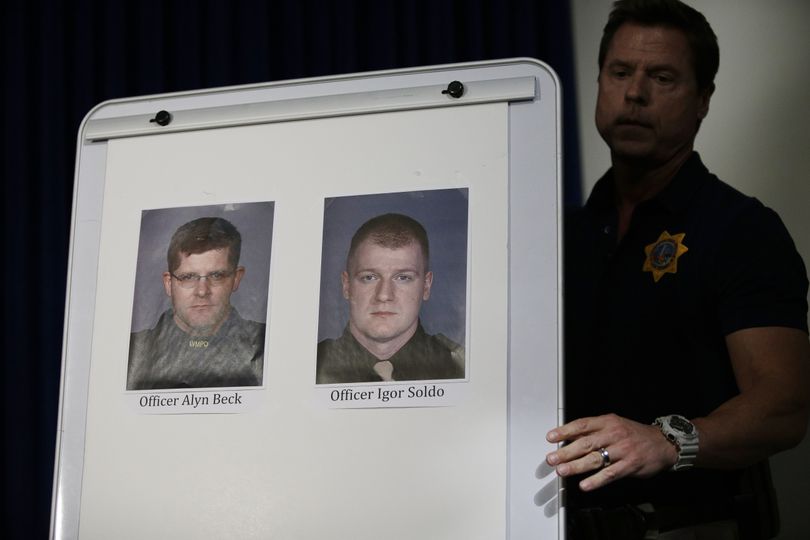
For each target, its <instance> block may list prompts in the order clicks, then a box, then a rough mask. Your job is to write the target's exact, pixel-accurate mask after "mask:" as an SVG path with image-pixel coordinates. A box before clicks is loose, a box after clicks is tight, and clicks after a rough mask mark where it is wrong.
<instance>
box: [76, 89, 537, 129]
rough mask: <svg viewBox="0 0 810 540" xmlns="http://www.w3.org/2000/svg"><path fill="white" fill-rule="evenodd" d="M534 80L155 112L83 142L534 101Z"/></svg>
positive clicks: (122, 120)
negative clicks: (358, 115) (339, 117)
mask: <svg viewBox="0 0 810 540" xmlns="http://www.w3.org/2000/svg"><path fill="white" fill-rule="evenodd" d="M535 93H536V80H535V78H534V77H514V78H509V79H496V80H484V81H471V82H462V81H451V82H450V83H448V84H446V85H429V86H418V87H411V88H397V89H393V90H378V91H373V92H356V93H347V94H337V95H329V96H316V97H307V98H299V99H287V100H278V101H266V102H260V103H252V104H242V105H227V106H222V107H210V108H201V109H190V110H181V111H167V110H158V111H155V112H154V113H152V114H138V115H132V116H123V117H118V118H105V119H98V120H90V121H88V123H87V126H86V129H85V132H84V138H85V140H88V141H103V140H109V139H118V138H123V137H135V136H139V135H156V134H160V133H177V132H181V131H195V130H201V129H215V128H223V127H235V126H247V125H254V124H268V123H274V122H289V121H294V120H305V119H313V118H330V117H337V116H350V115H357V114H371V113H380V112H390V111H403V110H415V109H428V108H436V107H450V106H458V105H473V104H481V103H495V102H500V101H523V100H531V99H534V98H535Z"/></svg>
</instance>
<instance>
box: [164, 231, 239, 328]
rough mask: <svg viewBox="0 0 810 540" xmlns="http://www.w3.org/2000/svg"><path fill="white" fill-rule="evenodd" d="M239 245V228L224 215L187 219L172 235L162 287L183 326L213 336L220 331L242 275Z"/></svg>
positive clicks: (177, 320) (178, 322) (176, 318)
mask: <svg viewBox="0 0 810 540" xmlns="http://www.w3.org/2000/svg"><path fill="white" fill-rule="evenodd" d="M241 248H242V237H241V235H240V234H239V231H238V230H236V227H234V226H233V225H232V224H231V223H230V222H229V221H228V220H225V219H222V218H215V217H204V218H199V219H195V220H193V221H189V222H188V223H186V224H184V225H182V226H180V227H179V228H178V229H177V230H176V231H175V233H174V235H172V239H171V241H170V242H169V249H168V251H167V254H166V259H167V262H168V268H169V270H168V271H167V272H164V273H163V286H164V288H165V290H166V294H167V295H169V297H170V298H171V301H172V307H173V309H174V321H175V323H177V325H178V326H179V327H180V328H181V329H182V330H184V331H186V332H189V333H191V334H192V335H212V334H214V333H216V331H217V330H218V329H219V327H220V325H221V324H222V322H223V321H224V320H225V318H226V317H227V316H228V313H230V309H231V304H230V299H231V293H233V292H234V291H236V290H237V289H238V288H239V283H240V282H241V280H242V276H243V275H244V273H245V269H244V268H243V267H241V266H238V265H239V255H240V252H241Z"/></svg>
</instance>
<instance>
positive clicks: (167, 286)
mask: <svg viewBox="0 0 810 540" xmlns="http://www.w3.org/2000/svg"><path fill="white" fill-rule="evenodd" d="M163 289H164V290H165V291H166V296H168V297H169V298H171V297H172V275H171V274H170V273H169V272H163Z"/></svg>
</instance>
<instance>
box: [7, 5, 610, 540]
mask: <svg viewBox="0 0 810 540" xmlns="http://www.w3.org/2000/svg"><path fill="white" fill-rule="evenodd" d="M0 28H2V38H0V39H2V66H3V67H2V70H3V73H2V75H3V84H2V90H0V99H1V100H2V115H3V123H2V144H1V145H0V148H2V152H3V154H2V159H1V160H0V161H1V162H2V182H0V184H2V204H3V212H2V219H3V225H2V235H3V236H2V245H3V247H4V249H5V250H6V251H5V253H6V257H5V258H4V260H3V264H2V265H0V267H2V270H1V271H2V277H3V283H4V294H3V297H4V298H3V315H2V327H3V349H4V354H3V362H2V385H3V428H2V436H3V444H2V472H0V475H2V478H3V496H4V500H5V501H6V504H5V505H4V506H3V516H4V518H3V520H2V528H1V529H0V536H2V537H3V538H26V539H27V538H44V537H46V536H47V531H48V522H49V507H50V501H51V482H52V475H53V458H54V444H55V435H56V419H57V411H58V399H59V380H60V379H59V377H60V365H61V346H62V322H63V316H64V298H65V272H66V268H67V253H68V242H69V235H70V229H71V220H70V213H71V198H72V193H73V166H74V156H75V152H76V135H77V132H78V129H79V123H80V121H81V119H82V118H83V116H84V115H85V114H86V113H87V112H88V111H89V110H90V109H91V107H93V106H94V105H95V104H97V103H99V102H102V101H104V100H108V99H113V98H121V97H128V96H136V95H144V94H153V93H160V92H174V91H182V90H191V89H197V88H204V87H215V86H227V85H235V84H244V83H258V82H264V81H274V80H283V79H292V78H299V77H311V76H324V75H330V74H339V73H350V72H357V71H367V70H380V69H393V68H401V67H408V66H417V65H430V64H441V63H447V62H459V61H473V60H486V59H495V58H505V57H518V56H526V57H536V58H539V59H541V60H544V61H546V62H548V63H549V64H550V65H551V66H552V67H554V69H555V70H556V71H557V73H558V74H559V75H560V79H561V81H562V85H563V92H564V96H563V98H564V99H563V104H564V111H563V123H564V125H565V128H566V129H565V130H564V137H565V139H564V144H565V154H564V155H565V163H564V170H565V173H566V177H567V181H568V186H569V187H568V188H567V189H566V200H568V201H572V202H578V201H579V181H578V178H579V157H578V154H577V143H576V141H577V129H576V126H577V122H576V113H575V108H574V104H575V103H576V94H575V92H574V90H575V87H574V79H573V73H574V69H573V60H572V58H573V54H572V40H571V30H570V15H569V5H568V2H567V1H564V0H545V1H535V0H501V1H498V2H495V1H485V0H464V1H461V0H452V1H445V2H434V1H430V0H414V1H403V2H396V1H386V0H383V1H379V0H377V1H373V0H366V1H352V0H331V1H330V0H326V1H317V2H316V1H312V0H278V1H257V0H238V1H231V0H172V1H164V0H120V1H118V0H116V1H108V0H74V1H65V0H4V1H3V2H2V3H0ZM595 55H596V51H594V58H595ZM595 76H596V74H595V73H594V77H595Z"/></svg>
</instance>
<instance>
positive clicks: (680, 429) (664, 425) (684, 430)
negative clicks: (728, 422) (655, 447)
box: [653, 414, 700, 471]
mask: <svg viewBox="0 0 810 540" xmlns="http://www.w3.org/2000/svg"><path fill="white" fill-rule="evenodd" d="M653 424H654V425H656V426H658V428H659V429H660V430H661V433H663V434H664V437H666V438H667V440H668V441H669V442H671V443H672V444H674V445H675V448H677V449H678V461H676V462H675V465H673V466H672V468H671V469H670V470H672V471H681V470H683V469H689V468H692V467H694V466H695V461H696V460H697V454H698V448H699V444H700V436H699V434H698V430H697V428H696V427H695V425H694V424H693V423H692V422H690V421H689V420H688V419H686V418H684V417H683V416H681V415H679V414H670V415H668V416H661V417H659V418H656V419H655V422H654V423H653Z"/></svg>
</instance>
